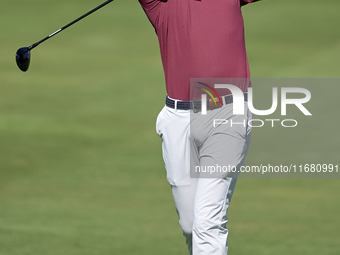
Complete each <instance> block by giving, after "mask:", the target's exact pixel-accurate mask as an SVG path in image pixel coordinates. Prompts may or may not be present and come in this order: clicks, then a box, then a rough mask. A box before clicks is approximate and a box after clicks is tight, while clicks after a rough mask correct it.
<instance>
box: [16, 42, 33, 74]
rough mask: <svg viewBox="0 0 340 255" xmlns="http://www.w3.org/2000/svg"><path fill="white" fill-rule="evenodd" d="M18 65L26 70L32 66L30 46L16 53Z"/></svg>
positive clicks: (22, 69)
mask: <svg viewBox="0 0 340 255" xmlns="http://www.w3.org/2000/svg"><path fill="white" fill-rule="evenodd" d="M15 58H16V61H17V65H18V67H19V68H20V70H21V71H23V72H26V71H27V69H28V67H29V66H30V59H31V51H30V49H29V48H28V47H23V48H20V49H18V51H17V54H16V57H15Z"/></svg>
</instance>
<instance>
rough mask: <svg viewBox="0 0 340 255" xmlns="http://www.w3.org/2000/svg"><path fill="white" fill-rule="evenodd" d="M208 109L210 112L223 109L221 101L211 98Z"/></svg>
mask: <svg viewBox="0 0 340 255" xmlns="http://www.w3.org/2000/svg"><path fill="white" fill-rule="evenodd" d="M207 104H208V105H207V106H208V107H207V108H208V110H214V109H217V108H221V107H222V104H221V103H220V101H219V100H218V99H216V98H215V101H214V100H213V99H212V98H209V99H208V102H207Z"/></svg>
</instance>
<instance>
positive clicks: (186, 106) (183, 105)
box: [165, 92, 248, 112]
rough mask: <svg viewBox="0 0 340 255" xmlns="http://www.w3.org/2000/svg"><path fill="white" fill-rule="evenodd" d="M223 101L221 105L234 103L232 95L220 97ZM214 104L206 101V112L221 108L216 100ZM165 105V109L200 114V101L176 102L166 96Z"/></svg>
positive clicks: (245, 98)
mask: <svg viewBox="0 0 340 255" xmlns="http://www.w3.org/2000/svg"><path fill="white" fill-rule="evenodd" d="M243 95H244V101H248V93H246V92H244V93H243ZM221 98H223V99H224V100H222V105H223V104H225V105H227V104H232V103H233V102H234V100H233V95H227V96H222V97H221ZM176 101H177V107H175V106H176ZM215 101H216V104H215V102H214V101H213V100H212V99H211V98H209V99H207V110H213V109H217V108H220V107H222V105H221V103H220V102H219V100H218V99H217V98H216V99H215ZM165 105H166V106H167V107H170V108H172V109H175V108H176V109H177V110H194V112H200V111H201V109H202V101H201V100H193V101H178V100H173V99H171V98H169V97H168V96H166V99H165Z"/></svg>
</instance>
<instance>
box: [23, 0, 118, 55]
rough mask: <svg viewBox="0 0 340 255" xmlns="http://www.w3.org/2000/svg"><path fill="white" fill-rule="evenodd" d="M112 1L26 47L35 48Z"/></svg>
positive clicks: (110, 0) (109, 0)
mask: <svg viewBox="0 0 340 255" xmlns="http://www.w3.org/2000/svg"><path fill="white" fill-rule="evenodd" d="M112 1H114V0H108V1H106V2H105V3H102V4H101V5H99V6H97V7H96V8H94V9H93V10H91V11H89V12H87V13H85V14H84V15H83V16H81V17H79V18H78V19H75V20H74V21H72V22H71V23H69V24H67V25H66V26H63V27H62V28H60V29H59V30H57V31H55V32H54V33H52V34H50V35H49V36H46V37H45V38H44V39H42V40H41V41H39V42H36V43H34V44H32V45H31V46H29V47H28V49H29V50H31V49H33V48H35V47H37V46H38V45H39V44H40V43H42V42H44V41H46V40H47V39H50V38H51V37H52V36H55V35H56V34H58V33H60V32H61V31H63V30H65V29H66V28H68V27H70V26H72V25H73V24H74V23H77V22H78V21H79V20H81V19H83V18H85V17H86V16H88V15H90V14H91V13H93V12H95V11H97V10H99V9H100V8H102V7H104V6H105V5H107V4H108V3H110V2H112Z"/></svg>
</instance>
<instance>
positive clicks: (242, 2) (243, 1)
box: [240, 0, 260, 6]
mask: <svg viewBox="0 0 340 255" xmlns="http://www.w3.org/2000/svg"><path fill="white" fill-rule="evenodd" d="M257 1H260V0H240V2H241V6H243V5H246V4H249V3H252V2H257Z"/></svg>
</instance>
